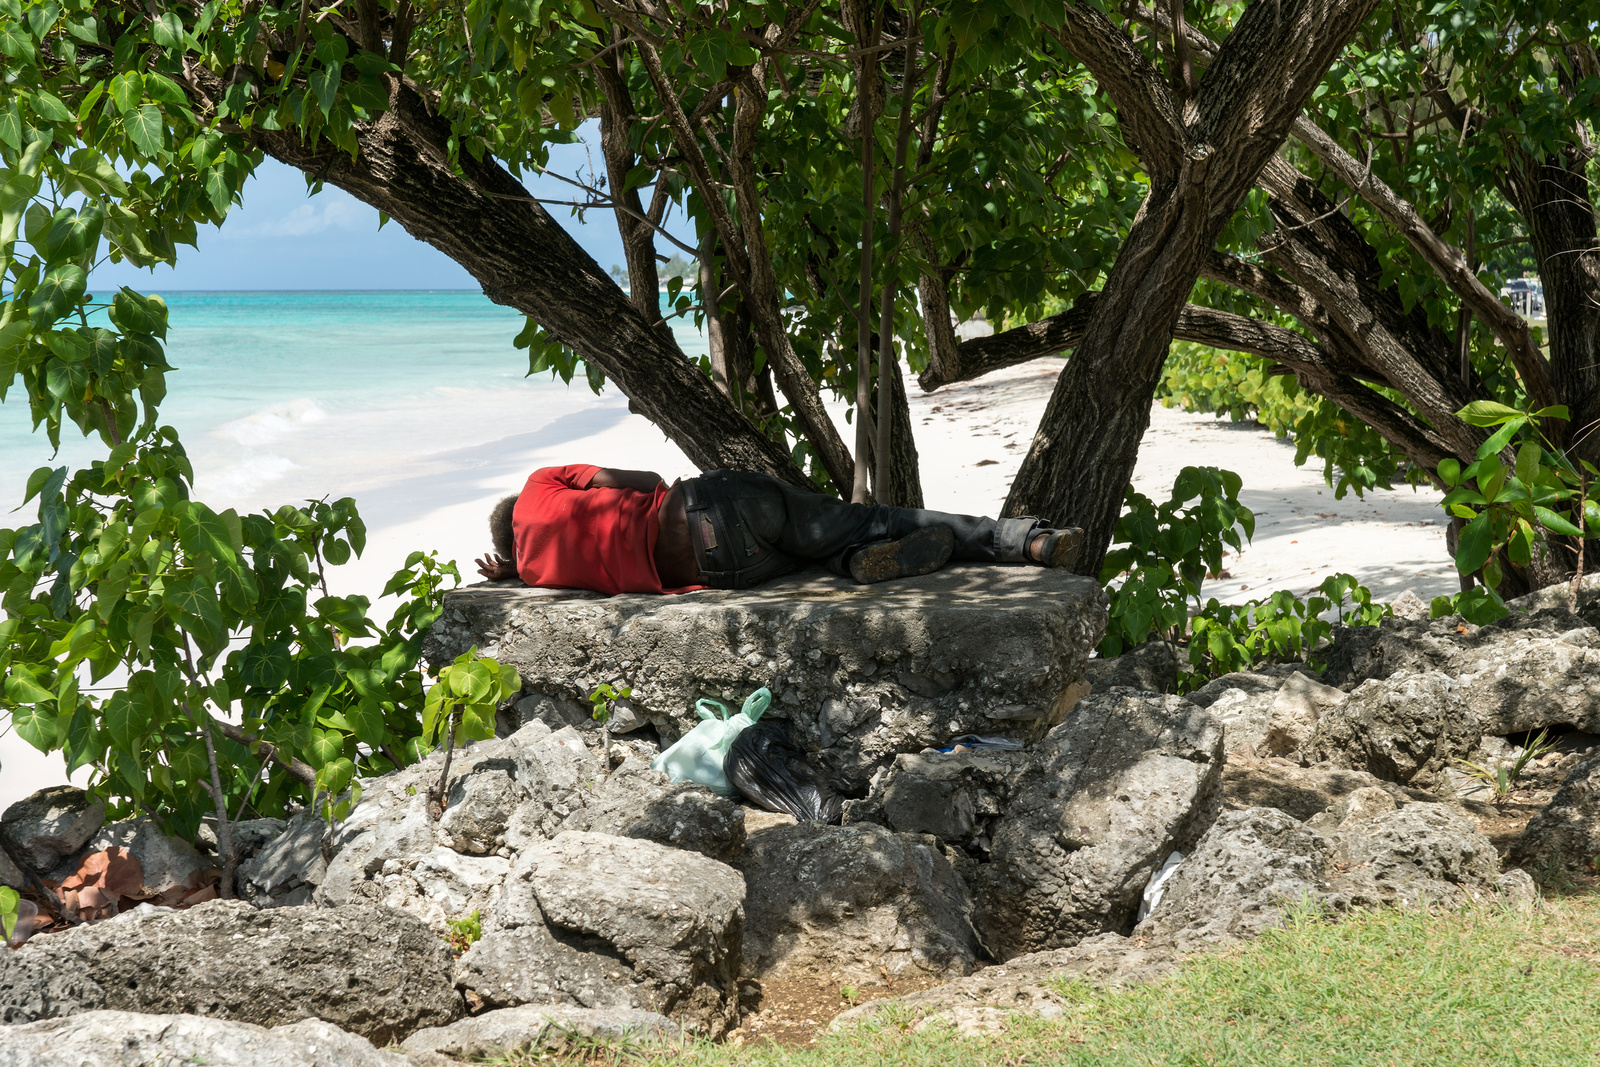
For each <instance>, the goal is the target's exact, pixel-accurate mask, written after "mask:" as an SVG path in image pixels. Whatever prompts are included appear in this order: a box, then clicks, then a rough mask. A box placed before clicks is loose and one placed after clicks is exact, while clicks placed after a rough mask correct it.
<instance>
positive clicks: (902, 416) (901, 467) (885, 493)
mask: <svg viewBox="0 0 1600 1067" xmlns="http://www.w3.org/2000/svg"><path fill="white" fill-rule="evenodd" d="M888 369H889V371H890V381H889V385H890V389H891V391H892V393H893V398H892V400H891V401H890V406H889V407H890V410H889V431H890V441H889V485H888V488H887V489H886V490H882V491H880V493H879V503H882V504H893V505H895V506H897V507H902V508H920V507H922V506H923V498H922V467H921V460H920V459H919V458H918V456H917V440H916V434H915V432H914V430H913V428H912V424H911V405H910V403H909V402H908V400H907V397H906V382H905V377H904V376H903V375H902V374H901V372H900V361H899V360H890V361H889V363H888ZM878 417H879V418H882V417H883V416H882V415H881V414H880V415H879V416H878ZM874 462H876V454H874Z"/></svg>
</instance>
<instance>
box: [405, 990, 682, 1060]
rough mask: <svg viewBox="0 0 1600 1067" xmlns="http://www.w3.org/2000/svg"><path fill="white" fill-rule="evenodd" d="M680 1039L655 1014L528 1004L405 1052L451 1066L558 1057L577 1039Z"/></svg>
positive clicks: (409, 1041) (431, 1034) (413, 1040)
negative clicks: (529, 1055)
mask: <svg viewBox="0 0 1600 1067" xmlns="http://www.w3.org/2000/svg"><path fill="white" fill-rule="evenodd" d="M682 1034H683V1031H682V1030H680V1029H679V1028H678V1025H677V1024H676V1023H674V1022H673V1021H672V1020H671V1019H668V1018H667V1017H665V1016H663V1015H657V1014H656V1013H655V1012H653V1011H639V1010H636V1009H628V1008H611V1009H598V1008H575V1007H573V1006H571V1005H570V1004H526V1005H523V1006H522V1007H517V1008H501V1009H499V1010H498V1011H487V1012H484V1013H483V1014H482V1015H475V1016H473V1017H471V1018H469V1019H461V1020H459V1021H458V1022H453V1023H451V1024H450V1025H449V1026H439V1027H432V1028H430V1029H427V1030H419V1031H417V1032H416V1033H414V1034H412V1035H411V1036H410V1037H408V1038H406V1040H405V1042H404V1044H403V1045H402V1046H401V1047H402V1048H404V1049H405V1050H406V1051H407V1052H411V1053H417V1052H434V1053H439V1054H441V1055H444V1056H449V1057H451V1059H452V1060H479V1059H487V1058H489V1057H494V1056H504V1055H505V1054H506V1053H508V1052H517V1051H533V1052H539V1051H550V1052H559V1051H562V1050H563V1049H565V1048H566V1047H567V1046H568V1045H569V1044H571V1042H572V1039H573V1038H598V1039H600V1040H603V1041H628V1042H633V1043H638V1044H657V1043H664V1042H668V1041H674V1040H676V1039H678V1038H679V1037H681V1036H682Z"/></svg>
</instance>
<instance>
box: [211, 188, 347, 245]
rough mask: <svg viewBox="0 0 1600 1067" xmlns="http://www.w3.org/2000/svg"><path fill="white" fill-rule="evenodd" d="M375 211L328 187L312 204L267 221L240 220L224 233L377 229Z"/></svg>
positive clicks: (262, 235)
mask: <svg viewBox="0 0 1600 1067" xmlns="http://www.w3.org/2000/svg"><path fill="white" fill-rule="evenodd" d="M374 215H375V212H374V211H373V210H372V209H371V208H369V207H367V206H366V205H365V204H363V203H361V202H360V201H358V200H356V199H355V198H354V197H352V196H351V195H350V194H348V193H344V192H339V191H337V190H329V191H327V192H325V193H322V194H320V195H319V196H317V197H316V198H315V199H314V200H312V201H311V202H309V203H305V204H301V205H299V206H298V207H295V208H293V209H291V210H290V211H289V212H287V213H286V214H283V215H280V216H278V217H277V218H275V219H269V220H267V221H265V222H250V221H247V220H240V221H242V222H244V225H242V226H241V225H237V224H234V225H224V226H223V227H222V233H223V235H224V236H227V237H232V238H236V239H240V240H246V241H259V240H264V239H271V238H275V237H310V236H311V235H312V234H318V233H323V232H325V231H327V230H367V229H375V228H376V226H375V223H376V221H377V220H376V219H375V218H374Z"/></svg>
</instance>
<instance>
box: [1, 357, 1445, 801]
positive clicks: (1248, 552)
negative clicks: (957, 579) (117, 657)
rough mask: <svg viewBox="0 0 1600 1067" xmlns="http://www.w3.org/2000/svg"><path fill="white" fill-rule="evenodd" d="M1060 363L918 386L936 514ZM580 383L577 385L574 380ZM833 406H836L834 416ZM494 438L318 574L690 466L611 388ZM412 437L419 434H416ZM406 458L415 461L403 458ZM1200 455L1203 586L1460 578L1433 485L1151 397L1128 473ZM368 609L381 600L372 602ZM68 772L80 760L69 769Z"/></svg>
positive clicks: (28, 776) (470, 543)
mask: <svg viewBox="0 0 1600 1067" xmlns="http://www.w3.org/2000/svg"><path fill="white" fill-rule="evenodd" d="M1058 369H1059V364H1057V363H1056V362H1054V361H1040V362H1037V363H1033V364H1029V365H1026V366H1022V367H1016V368H1012V369H1011V370H1008V371H1003V372H1000V373H997V374H993V375H990V376H989V377H987V378H984V379H982V380H981V381H977V382H969V383H964V384H961V385H955V386H950V387H947V388H945V389H943V390H941V391H939V392H937V393H934V394H931V395H923V394H920V393H914V395H913V396H912V398H911V408H912V419H913V422H914V424H915V425H916V428H917V446H918V449H919V451H920V454H921V462H922V476H923V485H924V492H925V495H926V499H927V505H928V507H930V508H937V509H939V510H944V511H955V512H963V513H968V514H972V513H977V514H995V513H996V512H997V511H998V510H999V508H1000V505H1001V503H1002V502H1003V501H1004V499H1005V494H1006V489H1007V487H1008V486H1009V485H1010V482H1011V479H1012V477H1013V476H1014V475H1015V474H1016V471H1017V467H1018V466H1019V465H1020V464H1021V462H1022V456H1023V454H1024V453H1025V452H1026V450H1027V446H1028V443H1029V441H1030V439H1031V437H1032V434H1033V430H1034V427H1035V426H1036V425H1037V423H1038V419H1039V416H1040V414H1041V413H1042V412H1043V410H1044V406H1045V403H1046V402H1047V400H1048V399H1049V396H1050V390H1051V388H1052V386H1053V385H1054V382H1055V375H1056V371H1057V370H1058ZM574 388H575V389H581V388H582V386H581V385H580V386H575V387H574ZM835 414H836V415H837V412H836V413H835ZM497 417H500V418H503V419H504V425H503V427H501V429H502V430H503V432H501V433H499V434H497V435H490V434H487V433H485V432H484V431H485V428H484V427H482V426H479V427H477V428H476V434H475V436H477V437H478V438H479V439H480V440H481V439H484V438H486V437H491V436H493V437H494V443H493V444H490V445H476V446H473V447H471V448H463V449H461V450H459V451H458V452H453V453H451V452H446V453H439V452H428V453H427V454H426V457H425V459H426V461H425V462H422V461H421V460H420V452H419V457H407V456H396V457H394V458H393V462H391V463H389V464H387V465H386V466H387V467H388V468H390V469H394V470H401V471H404V472H406V473H405V474H404V475H403V476H400V477H397V478H391V479H389V480H387V481H386V482H384V483H382V484H376V485H372V486H369V487H367V488H357V489H355V490H354V495H355V496H356V497H357V500H358V501H359V503H360V505H361V509H362V514H363V515H364V517H365V518H366V521H367V524H368V528H369V531H370V534H369V539H368V546H367V551H366V553H365V554H364V555H363V557H362V558H361V559H360V560H358V561H355V562H353V563H351V564H349V565H347V566H345V567H341V568H339V569H338V570H337V571H335V572H334V573H333V574H332V575H331V576H330V584H331V585H332V586H333V591H334V592H336V593H357V592H361V593H366V594H367V595H369V596H373V597H375V596H376V595H377V593H378V592H379V590H381V589H382V587H383V584H384V582H385V581H387V579H388V577H389V575H390V573H392V572H393V570H394V569H395V568H396V567H398V566H399V564H400V563H401V562H403V560H404V559H405V556H406V555H407V553H409V552H410V551H411V550H413V549H416V548H433V549H437V550H438V551H439V552H440V554H441V555H442V556H443V557H444V558H446V559H451V558H453V559H455V560H457V561H458V562H459V564H460V566H461V570H462V572H463V577H465V578H467V579H468V580H476V575H475V574H474V573H473V568H472V562H471V561H472V559H473V557H474V556H477V555H479V554H481V553H482V552H483V551H484V550H485V549H486V548H487V547H488V533H487V523H486V516H487V513H488V510H489V507H490V506H491V505H492V504H493V502H494V501H495V500H496V499H497V498H498V497H500V496H502V495H504V494H507V493H515V492H518V491H519V490H520V489H521V487H522V483H523V482H524V480H525V479H526V478H527V476H528V473H529V472H531V471H533V470H535V469H537V468H539V467H542V466H549V465H553V464H559V463H569V462H589V463H598V464H601V465H603V466H611V467H627V468H645V469H651V470H655V471H657V472H658V473H660V474H661V475H663V476H664V477H665V478H666V479H667V480H668V481H671V480H672V479H674V478H677V477H692V476H693V475H694V474H695V469H694V466H693V464H691V463H690V462H689V461H688V460H687V459H686V458H685V457H684V455H683V453H682V452H681V451H679V450H678V448H677V447H676V446H674V445H673V444H672V443H671V442H669V441H667V440H665V439H664V438H663V436H662V434H661V432H660V431H659V430H657V429H656V428H655V427H654V426H652V425H651V424H650V423H648V422H647V421H645V420H644V419H643V418H641V417H639V416H637V415H631V414H629V413H628V410H627V404H626V401H625V400H624V399H623V398H622V397H620V396H619V395H618V394H617V393H616V392H615V390H608V391H607V392H606V394H605V395H603V396H601V397H598V398H594V399H593V400H591V401H588V402H586V403H585V404H584V405H583V406H582V407H581V408H580V409H579V410H577V411H574V412H571V413H569V414H565V415H563V416H561V417H560V418H557V419H556V420H555V421H553V422H551V423H549V424H547V425H545V426H543V427H542V428H540V429H538V430H536V431H532V432H530V431H528V429H527V426H526V422H525V421H524V420H523V419H522V418H521V417H520V415H518V414H516V413H506V414H504V415H501V416H497ZM419 447H420V443H419ZM413 460H416V461H415V462H414V461H413ZM1190 464H1208V465H1212V466H1218V467H1222V468H1224V469H1227V470H1232V471H1236V472H1237V473H1239V474H1240V475H1241V476H1242V477H1243V479H1244V490H1243V492H1242V493H1241V499H1242V500H1243V501H1244V502H1245V503H1246V504H1247V505H1248V506H1249V507H1250V508H1251V509H1252V510H1253V511H1254V512H1255V513H1256V517H1257V528H1256V536H1255V539H1254V541H1253V542H1251V543H1250V544H1248V545H1247V546H1246V547H1245V550H1244V551H1243V552H1242V553H1240V554H1239V555H1238V556H1237V557H1230V558H1229V559H1227V560H1226V561H1225V567H1226V571H1227V574H1228V575H1229V576H1228V577H1227V578H1224V579H1220V580H1217V581H1214V582H1211V583H1208V585H1207V587H1206V591H1205V592H1206V595H1208V596H1216V597H1218V598H1220V599H1222V600H1223V601H1233V602H1237V601H1242V600H1248V599H1254V598H1256V597H1260V596H1264V595H1266V594H1267V593H1268V592H1271V591H1273V590H1276V589H1291V590H1293V591H1295V592H1297V593H1304V592H1305V591H1306V590H1308V589H1310V588H1312V587H1314V586H1315V585H1316V584H1317V583H1318V582H1320V581H1321V580H1322V578H1323V577H1325V576H1326V575H1328V574H1331V573H1334V572H1336V571H1348V572H1349V573H1351V574H1354V575H1356V577H1358V578H1359V579H1360V580H1361V581H1362V582H1364V583H1366V584H1367V585H1368V586H1369V587H1370V588H1371V589H1372V591H1373V593H1374V594H1375V595H1376V596H1378V597H1380V598H1382V599H1390V598H1392V597H1394V596H1395V595H1396V594H1398V593H1399V592H1401V591H1402V590H1404V589H1413V590H1415V591H1416V592H1417V593H1418V595H1420V596H1422V597H1423V598H1424V599H1427V598H1431V597H1433V596H1436V595H1439V594H1443V593H1450V592H1452V591H1454V590H1455V589H1456V588H1457V583H1456V578H1455V571H1454V568H1453V566H1452V565H1451V563H1450V561H1449V559H1448V558H1447V556H1446V554H1445V547H1444V525H1443V513H1442V512H1441V511H1440V510H1439V508H1438V504H1437V499H1438V498H1437V494H1434V493H1432V492H1431V491H1413V490H1411V489H1409V488H1401V489H1399V490H1397V491H1395V492H1389V493H1379V494H1369V495H1368V497H1367V499H1366V500H1358V499H1357V498H1356V497H1355V496H1354V495H1353V494H1352V495H1348V496H1346V498H1345V499H1343V500H1335V499H1334V497H1333V491H1332V490H1331V489H1328V488H1327V487H1326V486H1325V485H1324V484H1323V481H1322V476H1321V467H1320V465H1316V464H1308V465H1307V466H1305V467H1298V468H1297V467H1295V466H1294V447H1293V446H1292V445H1290V444H1289V443H1287V442H1283V441H1278V440H1275V439H1274V438H1273V436H1272V435H1271V434H1269V433H1265V432H1263V431H1262V430H1260V429H1259V428H1257V427H1254V426H1249V425H1243V424H1231V423H1228V422H1226V421H1222V420H1217V419H1213V418H1211V417H1210V416H1203V415H1188V414H1185V413H1183V412H1182V411H1178V410H1175V409H1171V410H1169V409H1166V408H1162V407H1160V406H1157V407H1156V408H1155V409H1154V410H1153V412H1152V418H1151V425H1150V430H1149V432H1148V433H1147V434H1146V436H1145V440H1144V444H1143V446H1142V449H1141V452H1140V457H1139V466H1138V469H1137V470H1136V471H1135V474H1134V484H1135V485H1136V487H1137V488H1138V489H1139V491H1140V492H1143V493H1145V494H1146V495H1147V496H1151V497H1153V498H1156V499H1158V500H1160V499H1164V498H1165V496H1166V494H1167V491H1168V490H1169V489H1170V488H1171V485H1172V481H1173V478H1174V477H1175V476H1176V475H1177V473H1178V471H1179V470H1180V469H1181V468H1182V467H1184V466H1187V465H1190ZM351 491H352V489H351V488H350V487H348V486H343V485H341V486H318V485H311V484H305V485H298V484H291V485H285V484H283V483H278V484H275V485H274V486H273V488H272V489H271V491H270V494H269V496H270V499H263V500H262V501H259V502H255V501H245V500H241V501H228V502H227V503H230V504H234V505H235V506H240V507H248V506H261V505H263V504H267V503H275V502H278V501H281V500H286V499H295V498H297V497H301V496H320V495H322V494H323V493H334V494H335V495H338V494H342V493H344V492H351ZM375 614H379V615H380V617H385V616H386V615H387V611H385V610H384V606H383V605H381V604H380V605H379V606H378V611H377V612H375ZM63 770H64V767H63V766H62V763H61V760H60V758H59V757H58V756H51V757H46V756H42V755H40V754H39V753H38V752H37V751H35V750H34V749H33V748H31V747H30V746H29V745H27V744H26V743H25V742H23V741H21V740H20V739H19V738H17V737H16V736H15V734H13V733H10V732H7V733H6V734H5V735H4V736H0V810H3V809H4V808H5V806H6V805H9V804H11V803H12V802H14V801H16V800H19V799H21V798H22V797H24V796H26V795H28V794H29V793H31V792H33V791H34V790H36V789H39V788H42V787H44V786H47V785H52V784H56V783H59V782H61V781H62V780H63V778H64V776H63V773H62V772H63ZM80 778H81V772H80Z"/></svg>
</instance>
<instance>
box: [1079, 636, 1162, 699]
mask: <svg viewBox="0 0 1600 1067" xmlns="http://www.w3.org/2000/svg"><path fill="white" fill-rule="evenodd" d="M1178 669H1179V664H1178V652H1177V649H1176V648H1175V647H1174V646H1173V645H1171V644H1169V643H1167V642H1166V641H1146V642H1145V643H1144V644H1142V645H1137V646H1135V647H1134V648H1130V649H1128V651H1126V652H1124V653H1123V654H1122V655H1120V656H1112V657H1110V658H1104V657H1099V658H1096V659H1092V660H1090V661H1089V663H1088V665H1087V666H1086V667H1085V668H1084V678H1085V679H1087V680H1088V682H1089V685H1090V686H1091V687H1092V688H1093V690H1094V692H1096V693H1104V692H1105V691H1106V690H1108V689H1118V688H1120V689H1137V690H1139V691H1140V692H1143V693H1170V692H1172V690H1173V689H1174V688H1176V687H1177V684H1178Z"/></svg>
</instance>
